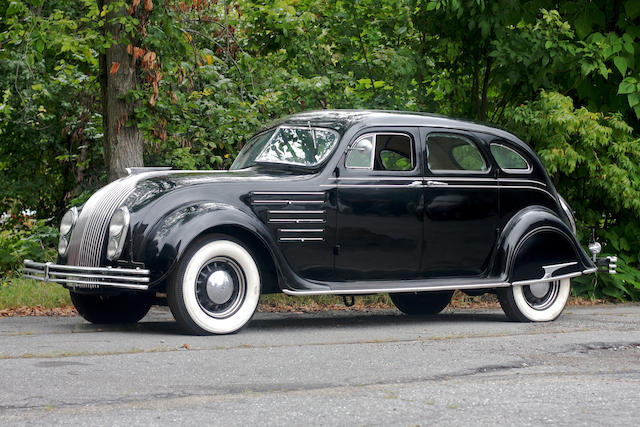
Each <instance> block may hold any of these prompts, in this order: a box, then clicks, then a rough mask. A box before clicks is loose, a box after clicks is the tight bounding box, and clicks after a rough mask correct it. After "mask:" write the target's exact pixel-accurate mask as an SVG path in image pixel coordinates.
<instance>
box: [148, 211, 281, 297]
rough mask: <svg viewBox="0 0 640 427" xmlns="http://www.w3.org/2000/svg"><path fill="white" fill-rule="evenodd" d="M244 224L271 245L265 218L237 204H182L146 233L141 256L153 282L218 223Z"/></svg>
mask: <svg viewBox="0 0 640 427" xmlns="http://www.w3.org/2000/svg"><path fill="white" fill-rule="evenodd" d="M225 225H226V226H229V225H230V226H236V227H241V228H243V229H245V230H247V231H248V232H250V233H252V234H253V235H255V236H257V237H258V238H260V239H261V240H262V241H263V242H264V243H266V244H267V247H273V245H269V244H268V242H270V240H271V237H270V235H269V233H268V230H266V228H265V227H264V225H263V224H262V222H261V221H260V220H259V219H258V218H256V217H255V216H253V215H252V214H249V213H247V212H244V211H242V210H240V209H238V208H237V207H235V206H233V205H229V204H226V203H219V202H199V203H192V204H189V205H186V206H181V207H179V208H177V209H175V210H173V211H171V212H169V213H168V214H167V215H165V216H163V217H162V218H161V219H160V220H159V221H157V222H156V224H155V225H153V226H152V227H151V228H150V229H149V232H148V233H146V236H145V238H144V242H143V243H142V244H141V245H140V246H139V248H138V250H139V251H140V253H138V256H137V259H142V260H143V262H144V265H145V266H146V267H147V268H148V269H149V270H151V281H152V284H156V283H158V282H160V281H163V280H164V279H165V278H166V277H167V276H168V275H169V274H170V273H171V272H172V271H173V268H174V267H175V266H176V264H177V261H178V260H179V259H180V257H181V256H182V254H183V253H184V251H185V250H186V249H187V247H188V246H189V244H190V243H191V242H192V241H193V240H194V239H195V238H196V237H198V236H200V235H201V234H203V233H205V232H207V231H208V230H211V229H212V228H214V227H218V226H225Z"/></svg>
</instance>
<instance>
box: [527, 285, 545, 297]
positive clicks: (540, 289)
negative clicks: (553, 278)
mask: <svg viewBox="0 0 640 427" xmlns="http://www.w3.org/2000/svg"><path fill="white" fill-rule="evenodd" d="M529 290H530V291H531V293H532V294H533V296H534V297H536V298H542V297H544V296H545V295H546V294H547V292H549V283H536V284H535V285H529Z"/></svg>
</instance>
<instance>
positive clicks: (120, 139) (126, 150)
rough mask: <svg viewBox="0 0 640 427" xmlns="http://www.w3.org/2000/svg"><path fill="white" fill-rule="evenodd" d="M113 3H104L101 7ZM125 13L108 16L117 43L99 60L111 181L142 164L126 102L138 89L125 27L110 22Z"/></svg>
mask: <svg viewBox="0 0 640 427" xmlns="http://www.w3.org/2000/svg"><path fill="white" fill-rule="evenodd" d="M112 2H113V0H102V1H100V7H101V8H102V6H103V5H107V6H108V5H109V3H112ZM126 13H127V11H126V9H125V8H124V7H122V8H120V9H118V10H116V11H114V12H111V13H109V14H108V15H107V22H106V23H105V26H104V33H105V36H107V37H109V35H110V36H111V39H112V40H114V42H113V44H112V45H111V46H110V47H109V48H107V49H106V50H105V53H104V55H101V58H100V85H101V94H102V127H103V135H104V136H103V138H104V160H105V165H106V168H107V179H108V181H109V182H111V181H114V180H116V179H118V178H120V177H122V176H125V175H126V174H127V172H126V168H128V167H136V166H142V165H143V160H142V149H143V144H144V141H143V138H142V133H141V132H140V130H139V129H138V127H137V125H136V124H135V123H131V120H132V119H133V113H134V107H135V104H134V103H132V102H127V101H126V100H125V99H124V97H125V95H127V94H128V93H129V92H130V91H131V90H133V89H135V88H136V86H137V77H136V71H135V68H134V67H133V66H132V65H131V64H130V58H129V54H128V53H127V49H126V46H125V45H124V44H122V42H121V40H122V37H123V31H124V29H123V26H122V25H121V24H118V23H112V22H109V21H110V20H111V19H112V18H114V17H115V16H118V15H125V14H126Z"/></svg>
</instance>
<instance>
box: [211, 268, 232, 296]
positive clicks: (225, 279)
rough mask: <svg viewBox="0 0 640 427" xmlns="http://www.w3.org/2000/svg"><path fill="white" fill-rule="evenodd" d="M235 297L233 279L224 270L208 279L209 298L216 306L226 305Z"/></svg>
mask: <svg viewBox="0 0 640 427" xmlns="http://www.w3.org/2000/svg"><path fill="white" fill-rule="evenodd" d="M232 295H233V278H232V277H231V275H230V274H229V273H227V272H226V271H224V270H216V271H214V272H213V273H211V275H210V276H209V278H208V279H207V296H208V297H209V299H210V300H211V301H213V302H214V303H215V304H224V303H225V302H227V301H229V299H231V296H232Z"/></svg>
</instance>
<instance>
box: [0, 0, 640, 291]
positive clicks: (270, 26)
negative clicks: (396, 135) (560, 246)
mask: <svg viewBox="0 0 640 427" xmlns="http://www.w3.org/2000/svg"><path fill="white" fill-rule="evenodd" d="M123 85H124V86H123ZM323 108H376V109H393V110H412V111H425V112H433V113H441V114H446V115H450V116H455V117H462V118H468V119H476V120H481V121H486V122H490V123H494V124H498V125H501V126H504V127H506V128H507V129H509V130H510V131H513V132H514V133H516V134H517V135H519V136H520V137H521V138H522V139H523V140H524V141H526V142H527V143H528V144H530V145H531V146H532V147H533V149H534V150H535V151H536V152H537V153H538V154H539V156H540V157H541V159H542V160H543V162H544V163H545V165H546V167H547V169H548V171H549V173H550V174H551V175H552V178H553V180H554V181H555V183H556V185H557V188H558V190H559V191H560V193H561V194H563V195H564V196H565V198H566V199H567V200H568V202H569V204H570V205H571V206H572V208H573V209H574V210H575V211H576V216H577V218H578V220H579V223H578V233H579V235H580V236H579V237H580V239H581V241H582V242H583V243H586V242H587V241H588V237H589V235H590V233H591V230H592V229H595V230H596V234H597V235H598V236H599V237H600V238H601V240H602V241H603V242H605V243H606V245H605V247H604V253H607V254H617V255H618V256H619V259H620V261H619V263H618V265H619V271H620V273H619V274H618V275H616V276H607V275H599V277H598V278H595V279H591V278H590V279H589V280H588V281H585V280H583V281H582V282H579V283H578V285H577V286H575V287H574V291H576V292H578V293H580V294H582V295H587V296H591V297H607V298H614V299H631V300H638V299H640V271H639V268H640V140H639V139H638V136H639V135H640V133H639V131H640V2H639V1H637V0H627V1H623V0H574V1H548V0H533V1H507V0H494V1H489V0H486V1H484V0H467V1H462V0H450V1H445V0H437V1H432V0H354V1H341V0H276V1H250V0H236V1H231V0H229V1H226V2H225V1H222V0H219V1H215V0H213V1H212V0H184V1H176V0H155V1H152V0H127V1H122V0H117V1H110V0H98V1H96V0H74V1H71V0H54V1H44V0H30V1H21V0H16V1H8V0H0V189H1V192H0V213H3V212H6V213H8V215H5V216H4V217H3V219H2V220H0V274H2V275H3V276H4V277H5V278H7V279H3V283H5V284H6V283H8V281H10V280H12V279H11V278H12V277H15V276H16V274H17V273H16V268H18V266H19V265H20V263H21V261H22V259H23V258H25V257H32V258H35V259H41V258H42V257H46V256H53V254H54V253H55V252H54V250H53V249H52V248H55V245H56V242H57V222H58V220H59V218H60V216H61V215H62V214H63V213H64V211H65V210H66V209H67V208H68V207H69V206H70V205H75V204H78V203H82V201H84V200H86V198H88V196H89V195H90V194H91V192H92V191H94V190H95V189H96V188H98V187H99V186H101V185H104V184H105V183H106V182H107V181H108V180H111V179H114V178H116V177H117V176H119V174H121V173H122V167H123V166H122V164H121V163H118V159H119V158H121V156H122V153H118V152H116V151H114V147H115V146H116V144H115V142H114V141H116V142H117V140H118V139H119V138H127V140H128V141H129V143H131V144H132V145H131V147H133V148H134V149H133V151H131V152H130V153H128V154H127V156H129V157H126V158H127V159H129V160H130V161H131V165H135V164H141V163H144V164H145V165H147V166H151V165H153V166H163V165H170V166H173V167H174V168H184V169H221V168H227V167H228V166H229V165H230V164H231V162H232V161H233V159H234V158H235V156H236V155H237V153H238V150H239V149H240V148H241V147H242V145H243V143H244V142H245V141H246V140H247V138H248V137H249V136H251V134H252V133H254V132H256V131H257V130H258V129H260V128H261V127H262V126H263V125H265V124H266V123H268V122H269V121H271V120H272V119H275V118H278V117H281V116H284V115H287V114H291V113H295V112H298V111H303V110H308V109H323ZM136 150H137V151H136ZM25 211H27V212H30V211H33V212H35V217H29V216H25V215H24V213H25Z"/></svg>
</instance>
